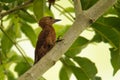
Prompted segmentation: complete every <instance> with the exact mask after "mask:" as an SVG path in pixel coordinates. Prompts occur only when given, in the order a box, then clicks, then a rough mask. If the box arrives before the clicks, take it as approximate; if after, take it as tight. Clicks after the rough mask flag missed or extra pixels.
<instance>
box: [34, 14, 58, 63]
mask: <svg viewBox="0 0 120 80" xmlns="http://www.w3.org/2000/svg"><path fill="white" fill-rule="evenodd" d="M57 21H60V19H53V18H52V17H50V16H47V17H43V18H42V19H41V20H40V21H39V26H40V27H41V28H42V31H41V32H40V34H39V36H38V41H37V44H36V48H35V62H34V64H35V63H37V62H38V61H39V60H40V59H41V58H42V57H43V56H44V55H45V54H46V53H47V52H48V51H49V50H50V49H51V48H52V47H53V46H54V45H55V42H56V33H55V30H54V28H53V27H52V24H53V23H55V22H57Z"/></svg>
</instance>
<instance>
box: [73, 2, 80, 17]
mask: <svg viewBox="0 0 120 80" xmlns="http://www.w3.org/2000/svg"><path fill="white" fill-rule="evenodd" d="M74 7H75V15H76V17H77V16H79V15H80V14H81V13H82V6H81V2H80V0H74Z"/></svg>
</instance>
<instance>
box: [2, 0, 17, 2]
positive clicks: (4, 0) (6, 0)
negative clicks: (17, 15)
mask: <svg viewBox="0 0 120 80" xmlns="http://www.w3.org/2000/svg"><path fill="white" fill-rule="evenodd" d="M14 1H16V0H0V2H5V3H11V2H14Z"/></svg>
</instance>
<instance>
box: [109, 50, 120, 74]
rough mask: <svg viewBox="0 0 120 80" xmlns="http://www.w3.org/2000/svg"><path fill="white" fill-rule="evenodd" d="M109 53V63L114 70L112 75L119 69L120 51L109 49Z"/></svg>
mask: <svg viewBox="0 0 120 80" xmlns="http://www.w3.org/2000/svg"><path fill="white" fill-rule="evenodd" d="M110 52H111V63H112V66H113V68H114V72H113V75H115V73H116V72H117V71H118V70H119V69H120V49H117V50H115V49H113V48H111V49H110Z"/></svg>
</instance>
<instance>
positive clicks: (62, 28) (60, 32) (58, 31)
mask: <svg viewBox="0 0 120 80" xmlns="http://www.w3.org/2000/svg"><path fill="white" fill-rule="evenodd" d="M70 26H71V25H65V26H64V25H56V24H55V25H54V29H55V31H56V34H57V37H58V36H62V35H63V34H64V33H65V32H66V31H67V30H68V29H69V28H70Z"/></svg>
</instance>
